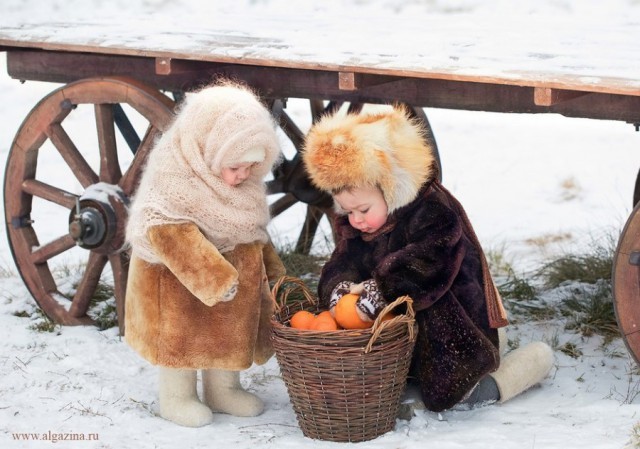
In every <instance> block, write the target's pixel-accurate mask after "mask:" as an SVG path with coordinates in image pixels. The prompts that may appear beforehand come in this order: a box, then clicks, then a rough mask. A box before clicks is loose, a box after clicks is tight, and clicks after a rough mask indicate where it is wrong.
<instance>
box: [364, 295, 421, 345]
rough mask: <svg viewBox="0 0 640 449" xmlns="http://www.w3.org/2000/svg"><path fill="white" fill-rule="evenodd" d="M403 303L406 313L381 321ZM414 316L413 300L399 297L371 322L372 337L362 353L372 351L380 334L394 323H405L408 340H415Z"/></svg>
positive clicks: (407, 297)
mask: <svg viewBox="0 0 640 449" xmlns="http://www.w3.org/2000/svg"><path fill="white" fill-rule="evenodd" d="M403 303H406V304H407V312H406V313H405V314H403V315H398V316H395V317H393V318H391V319H390V320H385V321H383V320H382V318H384V316H385V315H386V314H387V313H389V312H391V311H392V310H393V309H395V308H396V307H398V306H399V305H400V304H403ZM415 316H416V314H415V312H414V310H413V300H412V299H411V298H410V297H409V296H406V295H405V296H400V297H399V298H397V299H396V300H395V301H393V302H392V303H389V304H387V305H386V306H385V308H384V309H382V310H381V311H380V313H379V314H378V317H377V318H376V320H375V321H374V322H373V326H372V327H371V334H372V335H371V338H370V339H369V343H367V346H366V347H365V348H364V353H365V354H366V353H368V352H370V351H371V349H373V344H374V343H375V341H376V340H377V339H378V337H379V336H380V333H381V332H382V331H383V330H384V329H385V328H386V327H388V326H392V325H393V324H395V323H406V324H407V327H408V328H409V338H410V339H411V340H413V339H415V328H414V326H413V325H414V323H415Z"/></svg>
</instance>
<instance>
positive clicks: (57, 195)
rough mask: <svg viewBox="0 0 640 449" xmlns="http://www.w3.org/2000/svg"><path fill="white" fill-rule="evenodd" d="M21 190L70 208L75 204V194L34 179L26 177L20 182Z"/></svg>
mask: <svg viewBox="0 0 640 449" xmlns="http://www.w3.org/2000/svg"><path fill="white" fill-rule="evenodd" d="M22 191H23V192H25V193H28V194H30V195H33V196H37V197H38V198H42V199H43V200H47V201H51V202H52V203H56V204H59V205H60V206H62V207H64V208H67V209H71V208H73V207H74V206H75V204H76V198H78V196H77V195H74V194H73V193H71V192H67V191H66V190H62V189H59V188H57V187H54V186H52V185H49V184H45V183H44V182H41V181H37V180H35V179H27V180H26V181H24V182H23V183H22Z"/></svg>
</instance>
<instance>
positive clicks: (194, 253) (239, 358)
mask: <svg viewBox="0 0 640 449" xmlns="http://www.w3.org/2000/svg"><path fill="white" fill-rule="evenodd" d="M149 239H150V241H151V243H152V245H153V247H154V251H155V252H156V253H157V254H158V255H159V257H160V258H161V259H162V261H163V263H161V264H150V263H148V262H146V261H144V260H142V259H140V258H137V257H135V256H134V257H132V260H131V264H130V267H129V279H128V283H127V294H126V313H125V317H126V318H125V320H126V334H125V338H126V340H127V342H128V343H129V345H131V346H132V347H133V348H134V349H135V350H136V351H137V352H138V353H140V355H142V357H144V358H145V359H147V360H148V361H149V362H151V363H153V364H157V365H161V366H168V367H173V368H191V369H207V368H216V369H226V370H236V371H239V370H243V369H246V368H248V367H250V366H251V364H252V363H253V362H256V363H258V364H262V363H265V362H266V361H267V360H268V359H269V358H270V357H271V356H272V355H273V348H272V346H271V341H270V332H271V327H270V319H271V315H272V314H273V310H274V309H273V306H274V304H273V300H272V299H271V297H270V293H269V284H268V278H269V279H276V278H278V277H280V276H282V275H283V274H284V267H283V265H282V263H281V262H280V259H279V258H278V255H277V254H276V253H275V250H274V248H273V246H271V245H270V244H269V245H266V246H265V245H263V244H262V243H251V244H243V245H237V246H236V247H235V249H234V250H232V251H230V252H228V253H225V254H224V255H221V254H220V253H219V252H218V250H217V249H216V248H215V247H214V246H213V244H211V242H209V241H208V240H207V239H206V238H205V237H204V235H203V234H202V233H201V232H200V230H199V229H198V227H197V226H196V225H194V224H178V225H161V226H154V227H152V228H150V230H149ZM236 279H237V280H238V282H239V286H238V292H237V294H236V296H235V298H234V299H232V300H231V301H228V302H221V301H220V299H221V296H222V295H223V294H224V293H225V292H226V291H227V290H228V289H229V288H230V287H231V285H232V284H233V282H234V281H235V280H236Z"/></svg>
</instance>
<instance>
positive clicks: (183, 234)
mask: <svg viewBox="0 0 640 449" xmlns="http://www.w3.org/2000/svg"><path fill="white" fill-rule="evenodd" d="M148 236H149V241H150V242H151V245H152V246H153V249H154V251H155V252H156V255H157V256H158V258H160V260H161V261H162V263H163V264H164V265H165V266H166V267H167V268H168V269H169V270H170V271H171V272H172V273H173V275H174V276H175V277H176V278H177V279H178V280H179V281H180V283H182V285H184V286H185V288H186V289H187V290H189V291H190V292H191V293H192V294H193V295H194V296H195V297H196V298H198V299H199V300H200V301H202V302H203V303H204V304H206V305H208V306H213V305H215V304H217V303H218V302H220V301H221V300H222V297H223V296H224V295H225V293H227V292H228V291H229V290H230V289H231V288H232V287H233V286H234V285H236V284H237V282H238V271H237V270H236V269H235V268H234V266H233V265H231V264H230V263H229V262H228V261H227V260H226V259H225V258H224V257H223V256H222V254H220V252H219V251H218V249H217V248H216V247H215V246H214V245H213V243H211V242H210V241H209V240H207V239H206V237H205V236H204V234H202V232H200V229H199V228H198V227H197V226H196V225H195V224H193V223H181V224H168V225H159V226H152V227H151V228H149V231H148Z"/></svg>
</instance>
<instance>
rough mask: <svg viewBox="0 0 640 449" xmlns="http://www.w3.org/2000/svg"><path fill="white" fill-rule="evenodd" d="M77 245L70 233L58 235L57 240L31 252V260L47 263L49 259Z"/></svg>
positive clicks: (37, 262)
mask: <svg viewBox="0 0 640 449" xmlns="http://www.w3.org/2000/svg"><path fill="white" fill-rule="evenodd" d="M74 246H76V241H75V240H73V237H71V236H70V235H69V234H67V235H63V236H62V237H58V238H57V239H55V240H52V241H51V242H49V243H47V244H46V245H43V246H41V247H40V248H38V249H37V250H35V251H34V252H32V253H31V261H32V262H33V263H34V264H36V265H37V264H41V263H45V262H46V261H48V260H49V259H51V258H53V257H55V256H57V255H58V254H61V253H63V252H65V251H67V250H69V249H71V248H73V247H74Z"/></svg>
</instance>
